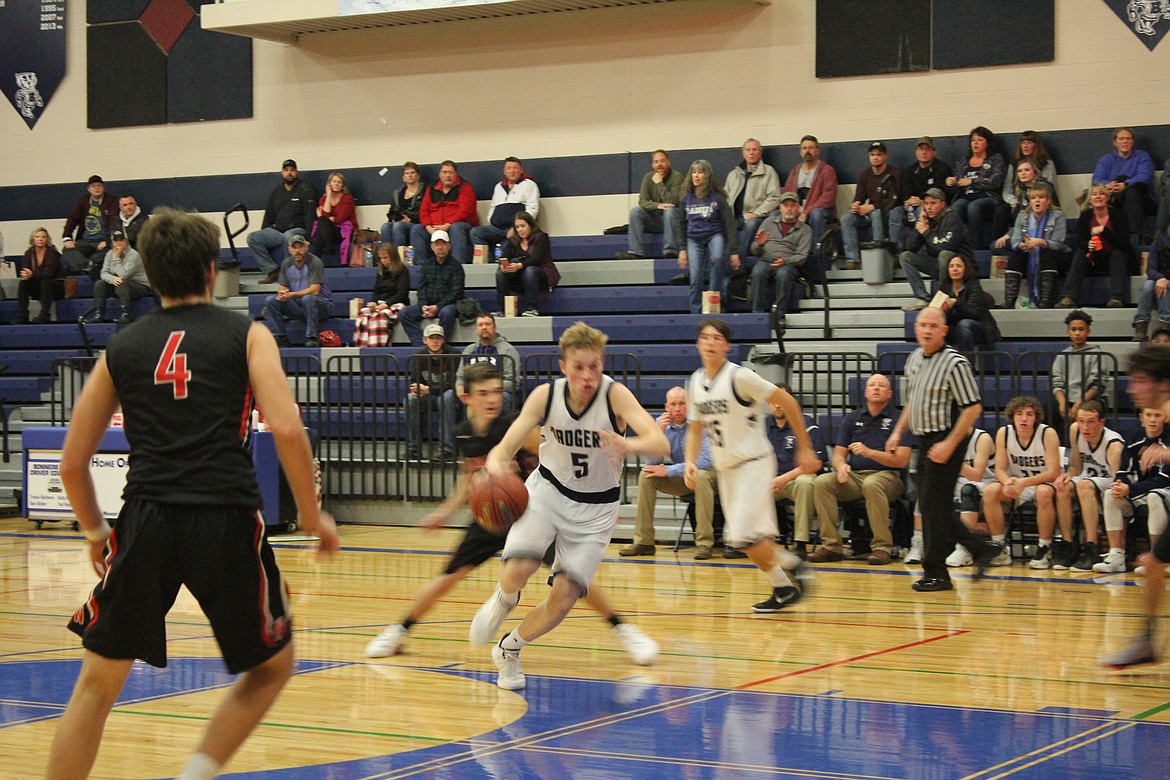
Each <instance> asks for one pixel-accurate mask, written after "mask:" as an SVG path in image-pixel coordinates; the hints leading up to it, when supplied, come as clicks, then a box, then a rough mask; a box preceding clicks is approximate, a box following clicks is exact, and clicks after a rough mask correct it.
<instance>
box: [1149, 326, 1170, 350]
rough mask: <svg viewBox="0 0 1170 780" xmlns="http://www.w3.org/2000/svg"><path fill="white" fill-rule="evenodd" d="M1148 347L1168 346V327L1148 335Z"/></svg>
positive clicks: (1169, 333)
mask: <svg viewBox="0 0 1170 780" xmlns="http://www.w3.org/2000/svg"><path fill="white" fill-rule="evenodd" d="M1150 346H1151V347H1154V346H1163V347H1165V346H1170V327H1165V328H1158V329H1157V330H1155V331H1154V332H1153V334H1151V335H1150Z"/></svg>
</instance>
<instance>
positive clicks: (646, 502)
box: [618, 387, 730, 561]
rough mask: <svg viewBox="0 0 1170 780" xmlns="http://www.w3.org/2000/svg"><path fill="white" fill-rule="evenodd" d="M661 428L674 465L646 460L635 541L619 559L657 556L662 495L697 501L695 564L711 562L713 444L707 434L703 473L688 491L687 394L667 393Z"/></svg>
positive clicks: (701, 457)
mask: <svg viewBox="0 0 1170 780" xmlns="http://www.w3.org/2000/svg"><path fill="white" fill-rule="evenodd" d="M658 427H659V428H661V429H662V432H663V433H664V434H666V440H667V441H668V442H669V443H670V465H663V463H662V458H657V457H650V458H647V459H646V465H644V466H643V467H642V473H641V474H639V475H638V513H637V514H636V515H635V517H634V541H633V544H630V545H629V546H627V547H623V548H622V549H620V550H618V555H620V556H622V557H623V558H630V557H634V556H638V555H653V554H654V552H655V547H654V506H655V504H657V503H658V494H659V493H660V492H661V493H666V494H667V495H671V496H694V497H695V560H696V561H705V560H708V559H709V558H710V557H711V548H712V547H714V546H715V529H714V525H713V523H714V517H715V470H714V469H713V468H712V466H711V442H710V440H709V439H708V438H707V431H706V430H704V431H703V438H702V441H701V443H700V445H699V457H698V460H696V461H695V466H696V467H697V468H698V469H699V473H698V476H697V477H696V478H695V489H694V490H692V489H691V488H689V487H687V486H686V483H685V482H684V481H683V471H684V470H685V467H686V446H687V391H686V390H684V389H683V388H681V387H672V388H670V389H669V390H667V391H666V411H665V412H664V413H663V414H661V415H659V417H658ZM729 549H730V548H729Z"/></svg>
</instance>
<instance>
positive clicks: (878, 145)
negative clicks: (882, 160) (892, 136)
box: [869, 141, 886, 154]
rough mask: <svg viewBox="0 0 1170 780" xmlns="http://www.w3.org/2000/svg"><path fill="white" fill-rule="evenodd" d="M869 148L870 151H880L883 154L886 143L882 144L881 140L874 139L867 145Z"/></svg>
mask: <svg viewBox="0 0 1170 780" xmlns="http://www.w3.org/2000/svg"><path fill="white" fill-rule="evenodd" d="M869 150H870V151H871V152H881V153H882V154H885V153H886V145H885V144H883V143H882V142H881V141H874V142H873V143H872V144H870V145H869Z"/></svg>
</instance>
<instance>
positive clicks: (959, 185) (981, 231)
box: [947, 126, 1007, 249]
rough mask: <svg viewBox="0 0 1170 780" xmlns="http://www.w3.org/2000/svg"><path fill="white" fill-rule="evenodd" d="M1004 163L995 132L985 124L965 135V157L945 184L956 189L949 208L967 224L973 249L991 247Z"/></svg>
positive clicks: (1003, 174) (1004, 167)
mask: <svg viewBox="0 0 1170 780" xmlns="http://www.w3.org/2000/svg"><path fill="white" fill-rule="evenodd" d="M1006 175H1007V162H1006V161H1005V160H1004V159H1003V155H1002V154H1000V153H999V151H997V149H996V142H995V135H994V134H993V133H992V132H991V131H990V130H988V129H987V128H986V127H982V126H980V127H976V128H974V129H973V130H972V131H971V133H970V135H969V136H968V143H967V156H966V157H965V158H964V159H962V160H959V161H958V162H957V163H955V167H954V175H953V176H951V177H949V178H948V179H947V186H948V187H951V188H953V189H954V190H955V192H956V194H955V197H954V200H952V201H951V207H952V208H954V210H955V211H956V212H957V213H958V215H959V218H960V219H962V220H963V222H965V223H966V224H967V230H968V232H969V233H970V234H971V245H972V246H973V247H974V248H975V249H987V248H988V247H989V246H991V232H992V223H993V221H994V219H995V211H996V208H997V207H998V206H999V204H1000V203H1001V202H1002V199H1003V196H1002V194H1001V193H1002V191H1003V180H1004V178H1005V177H1006Z"/></svg>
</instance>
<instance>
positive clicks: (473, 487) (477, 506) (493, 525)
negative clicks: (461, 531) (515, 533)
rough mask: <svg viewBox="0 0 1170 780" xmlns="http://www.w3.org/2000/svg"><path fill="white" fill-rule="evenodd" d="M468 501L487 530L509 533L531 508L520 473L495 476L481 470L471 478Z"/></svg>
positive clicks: (476, 518)
mask: <svg viewBox="0 0 1170 780" xmlns="http://www.w3.org/2000/svg"><path fill="white" fill-rule="evenodd" d="M467 505H468V507H470V509H471V516H472V517H474V518H475V522H477V523H479V525H480V527H481V528H483V530H485V531H487V532H488V533H493V534H501V535H502V534H506V533H507V532H508V529H509V528H511V527H512V524H513V523H515V522H516V521H517V520H519V519H520V515H522V514H524V510H525V509H527V508H528V488H526V487H525V486H524V481H523V480H522V479H520V477H519V476H517V475H516V474H507V475H505V476H503V477H492V476H489V475H488V474H487V473H486V472H482V471H481V472H479V473H478V474H476V475H474V476H473V477H472V478H471V484H470V485H469V486H468V491H467Z"/></svg>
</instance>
